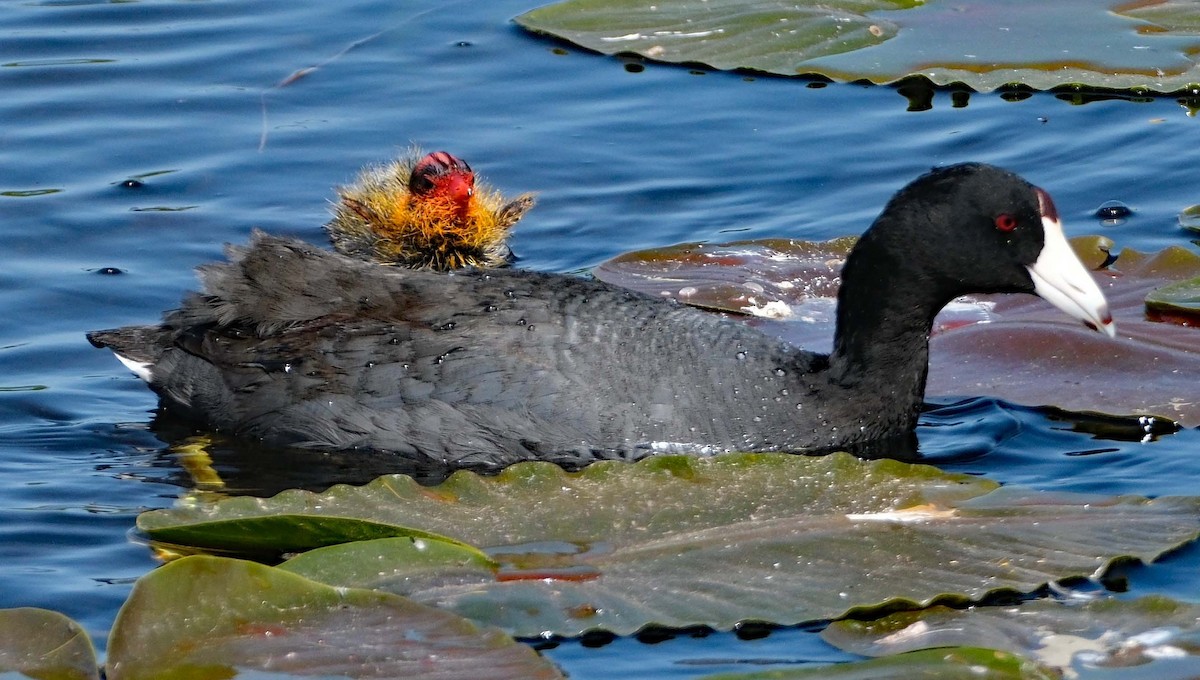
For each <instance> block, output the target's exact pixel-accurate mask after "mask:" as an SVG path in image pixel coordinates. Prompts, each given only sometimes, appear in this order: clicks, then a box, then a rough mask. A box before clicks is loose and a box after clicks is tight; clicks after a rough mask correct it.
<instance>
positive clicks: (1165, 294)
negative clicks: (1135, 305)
mask: <svg viewBox="0 0 1200 680" xmlns="http://www.w3.org/2000/svg"><path fill="white" fill-rule="evenodd" d="M1146 310H1147V311H1148V312H1149V313H1150V314H1151V315H1155V314H1157V315H1159V316H1160V317H1161V316H1163V315H1168V316H1172V317H1176V318H1178V317H1182V318H1183V319H1185V320H1188V321H1185V323H1186V322H1190V323H1191V324H1193V325H1196V324H1200V277H1197V278H1194V279H1188V280H1186V281H1179V282H1176V283H1172V284H1170V285H1167V286H1163V287H1162V288H1157V289H1155V290H1153V291H1151V292H1150V294H1149V295H1147V296H1146Z"/></svg>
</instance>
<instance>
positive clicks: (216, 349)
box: [89, 165, 1111, 467]
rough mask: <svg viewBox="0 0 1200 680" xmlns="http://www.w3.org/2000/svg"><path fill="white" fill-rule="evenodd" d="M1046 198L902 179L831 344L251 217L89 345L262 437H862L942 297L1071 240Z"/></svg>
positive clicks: (1022, 287)
mask: <svg viewBox="0 0 1200 680" xmlns="http://www.w3.org/2000/svg"><path fill="white" fill-rule="evenodd" d="M1044 196H1045V194H1044V192H1041V191H1040V190H1038V189H1036V188H1034V187H1032V186H1030V185H1029V184H1027V183H1026V182H1024V181H1023V180H1021V179H1020V178H1019V177H1017V176H1015V175H1012V174H1011V173H1008V172H1005V171H1002V170H999V169H997V168H991V167H989V166H983V165H964V166H954V167H952V168H948V169H944V170H939V171H935V172H933V173H930V174H929V175H926V176H924V177H922V178H920V179H919V180H917V181H916V182H914V183H913V184H912V185H910V186H909V187H907V188H906V189H904V190H902V191H901V192H900V193H898V194H897V195H896V196H895V197H894V198H893V199H892V201H891V202H890V203H889V204H888V206H887V208H886V209H885V210H884V213H883V214H882V215H881V216H880V218H879V219H878V220H877V221H876V223H875V225H873V227H872V228H871V230H869V231H868V232H867V234H866V235H864V237H863V238H862V239H861V240H860V242H859V244H858V245H857V246H856V248H855V250H854V251H853V252H852V254H851V256H850V257H849V259H848V262H847V264H846V268H845V271H844V283H843V286H842V289H841V291H840V293H839V314H838V333H837V337H836V340H835V349H834V353H833V355H832V356H831V357H827V356H825V355H819V354H813V353H811V352H807V351H804V350H800V349H796V348H792V347H789V346H786V345H784V344H782V343H780V342H779V341H777V340H774V339H772V338H770V337H767V336H765V335H763V334H762V333H760V332H758V331H756V330H754V329H751V328H748V327H746V326H744V325H742V324H739V323H735V322H732V321H729V320H726V319H723V318H721V317H719V316H715V315H713V314H709V313H705V312H702V311H698V310H695V309H692V308H689V307H686V306H681V305H677V304H672V303H669V302H665V301H662V300H659V299H656V298H651V297H648V296H644V295H641V294H638V293H633V292H629V291H625V290H622V289H619V288H615V287H612V286H609V285H607V284H604V283H600V282H596V281H591V280H585V279H580V278H575V277H571V276H564V275H558V274H542V273H536V272H528V271H511V270H484V271H465V272H455V273H451V274H443V273H435V272H425V271H410V270H404V269H399V268H390V267H389V268H385V267H380V266H378V265H374V264H370V263H366V262H361V261H357V260H353V259H350V258H347V257H345V256H342V255H338V254H335V253H331V252H328V251H324V250H321V249H319V248H316V247H314V246H311V245H308V244H306V243H303V242H299V241H295V240H289V239H282V238H275V237H271V236H267V235H264V234H261V233H256V234H255V235H254V236H253V238H252V239H251V242H250V244H249V245H248V246H246V247H240V248H239V247H231V248H230V249H229V262H227V263H219V264H211V265H207V266H205V267H202V268H201V280H202V282H203V287H202V292H201V293H194V294H191V295H189V296H188V297H187V298H186V299H185V300H184V303H183V306H182V307H181V308H180V309H179V310H176V311H173V312H169V313H168V314H167V315H166V316H165V318H164V321H163V324H162V325H160V326H154V327H132V328H125V329H117V330H115V331H100V332H97V333H92V334H90V335H89V339H90V340H91V341H92V342H93V344H96V345H97V346H102V347H110V348H112V349H113V350H114V351H115V352H117V353H118V354H119V355H121V356H123V357H125V359H126V361H127V362H128V361H132V362H137V363H145V364H149V365H150V366H148V371H149V382H150V386H151V387H152V388H153V389H154V390H155V391H156V392H157V393H158V394H159V395H160V396H161V398H162V400H163V402H164V404H165V405H166V406H167V407H168V408H170V409H171V410H173V411H176V412H180V413H183V414H185V415H188V416H191V417H194V418H197V419H199V420H202V421H204V422H207V423H209V424H210V425H212V426H214V427H216V428H218V429H220V430H223V431H227V432H230V433H232V434H236V435H241V436H248V437H256V438H259V439H261V440H263V441H264V442H266V443H268V444H271V445H284V446H299V447H313V448H320V449H352V448H360V449H371V450H378V451H389V452H394V453H396V454H398V455H401V456H404V457H407V458H410V459H413V460H428V461H431V462H439V463H444V464H448V465H452V466H472V467H487V466H498V465H505V464H509V463H512V462H515V461H519V460H525V459H541V460H550V461H554V462H558V463H561V464H581V463H587V462H589V461H592V460H596V459H605V458H621V459H635V458H640V457H643V456H646V455H650V454H653V453H659V452H683V453H694V454H703V453H715V452H720V451H726V450H785V451H815V450H829V449H836V448H846V447H856V446H860V445H863V444H866V443H870V442H878V441H881V440H887V439H889V438H897V437H906V436H910V435H911V432H912V430H913V428H914V426H915V424H916V419H917V415H918V413H919V411H920V408H921V405H922V400H923V393H924V385H925V375H926V371H927V367H928V334H929V329H930V324H931V323H932V320H933V317H934V315H935V314H936V313H937V312H938V310H940V309H941V308H942V307H943V306H944V305H945V304H946V303H947V302H949V301H950V300H951V299H953V298H954V297H956V296H958V295H962V294H965V293H969V292H1034V290H1035V288H1037V287H1038V286H1039V285H1040V284H1037V283H1035V279H1036V278H1037V275H1036V274H1037V272H1036V271H1035V268H1036V267H1043V264H1042V262H1041V261H1040V258H1041V254H1042V253H1043V251H1049V247H1048V246H1047V247H1046V248H1044V247H1043V246H1044V244H1045V243H1047V242H1048V239H1051V238H1053V239H1055V243H1056V244H1057V241H1062V244H1063V247H1065V241H1064V240H1063V239H1062V235H1061V230H1059V231H1058V233H1057V234H1049V233H1044V226H1045V225H1048V224H1049V222H1048V221H1047V220H1052V221H1053V223H1054V224H1055V225H1057V216H1056V215H1053V214H1049V215H1048V214H1047V213H1053V208H1052V205H1049V199H1048V197H1046V198H1043V197H1044ZM1047 205H1049V208H1047ZM999 216H1006V217H1005V219H1008V218H1011V219H1012V225H1009V224H1008V223H1007V222H1005V223H1004V224H1003V225H1001V222H1000V217H999ZM1001 226H1003V227H1004V228H1001ZM1010 226H1011V228H1009V227H1010ZM1055 247H1056V248H1057V247H1058V246H1057V245H1056V246H1055ZM1056 252H1057V251H1056ZM1070 258H1071V261H1070V262H1066V263H1065V265H1064V266H1065V267H1066V268H1067V270H1069V271H1067V274H1068V278H1069V279H1070V280H1071V282H1072V285H1076V286H1078V285H1082V286H1083V287H1084V288H1086V287H1087V285H1090V286H1091V289H1090V290H1083V289H1081V292H1080V293H1078V294H1077V295H1075V298H1078V299H1075V298H1072V299H1073V300H1075V302H1078V303H1079V304H1080V305H1082V307H1083V308H1085V312H1083V313H1079V312H1078V310H1074V309H1073V310H1068V311H1069V312H1070V313H1072V314H1076V315H1077V316H1080V317H1081V318H1086V319H1087V320H1088V321H1090V322H1092V323H1094V324H1095V325H1097V326H1101V327H1105V328H1107V327H1108V325H1110V324H1111V319H1109V320H1108V321H1107V322H1106V321H1105V319H1106V318H1107V311H1106V310H1105V309H1103V297H1102V295H1101V294H1100V292H1099V290H1098V289H1097V288H1096V287H1095V283H1094V282H1092V280H1091V279H1090V277H1089V276H1088V274H1087V273H1086V271H1084V270H1083V268H1082V265H1080V264H1079V262H1078V260H1075V259H1073V258H1074V256H1073V255H1071V256H1070ZM1056 264H1060V265H1062V264H1063V263H1062V262H1058V263H1056ZM1076 270H1077V271H1076ZM1031 272H1032V273H1031ZM1080 276H1082V277H1083V279H1084V280H1085V281H1082V282H1081V280H1080V278H1079V277H1080ZM1039 290H1040V288H1039ZM1080 300H1082V302H1080ZM1097 300H1098V302H1097ZM1056 304H1057V303H1056ZM1060 306H1063V305H1061V304H1060ZM1064 309H1066V307H1064Z"/></svg>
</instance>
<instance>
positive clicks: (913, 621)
mask: <svg viewBox="0 0 1200 680" xmlns="http://www.w3.org/2000/svg"><path fill="white" fill-rule="evenodd" d="M821 637H822V638H824V639H825V641H826V642H829V643H830V644H832V645H834V646H835V647H838V648H840V649H843V650H845V651H848V652H852V653H855V654H862V655H865V656H887V655H893V654H902V653H906V652H911V651H913V650H920V649H933V648H939V647H948V646H957V645H967V646H986V647H989V648H992V649H999V650H1005V651H1008V652H1012V653H1014V654H1020V655H1024V656H1027V657H1029V658H1032V659H1036V660H1038V661H1039V662H1040V663H1043V664H1046V665H1047V666H1050V667H1055V668H1059V669H1066V668H1069V667H1070V666H1071V665H1072V664H1073V663H1077V662H1079V663H1085V664H1087V665H1089V666H1093V667H1105V668H1119V667H1129V666H1140V665H1143V664H1148V663H1151V662H1153V661H1154V660H1155V659H1164V658H1180V657H1184V656H1188V655H1192V656H1195V655H1197V654H1200V606H1197V605H1194V604H1185V603H1181V602H1174V601H1172V600H1168V599H1166V598H1162V597H1146V598H1141V599H1138V600H1133V601H1122V600H1114V599H1102V600H1093V601H1090V602H1086V603H1080V602H1062V601H1057V600H1037V601H1034V602H1025V603H1022V604H1021V605H1020V606H1019V607H972V608H970V609H966V610H958V609H950V608H948V607H932V608H929V609H924V610H920V611H909V612H899V613H896V614H891V615H889V616H886V617H884V618H882V619H877V620H874V621H838V622H836V623H833V624H831V625H830V626H829V627H828V628H826V629H825V630H824V631H823V632H822V633H821Z"/></svg>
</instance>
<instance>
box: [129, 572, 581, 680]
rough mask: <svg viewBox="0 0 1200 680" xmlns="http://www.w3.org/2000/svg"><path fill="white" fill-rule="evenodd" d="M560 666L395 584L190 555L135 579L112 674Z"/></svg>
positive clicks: (531, 672) (496, 674) (459, 674)
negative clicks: (358, 583)
mask: <svg viewBox="0 0 1200 680" xmlns="http://www.w3.org/2000/svg"><path fill="white" fill-rule="evenodd" d="M481 668H486V669H488V671H487V677H489V678H513V679H517V678H520V679H522V680H524V679H526V678H544V679H546V680H549V679H551V678H561V677H562V676H561V675H560V674H559V673H558V671H557V670H556V669H555V668H554V667H553V666H551V665H550V664H549V663H548V662H546V661H544V660H543V659H541V658H540V657H539V656H538V655H537V653H536V652H534V651H533V650H532V649H530V648H529V647H527V646H525V645H522V644H519V643H517V642H515V641H513V640H512V639H511V638H509V637H508V636H506V635H504V634H502V633H501V632H500V631H498V630H495V629H480V628H479V627H477V626H476V625H475V624H472V623H470V622H469V621H465V620H463V619H461V618H459V617H457V616H455V615H453V614H450V613H447V612H443V611H439V610H436V609H432V608H430V607H426V606H424V605H420V604H417V603H415V602H411V601H409V600H406V599H404V598H402V597H398V596H395V595H391V594H388V593H380V592H374V591H367V590H354V589H344V588H331V587H329V586H327V585H322V584H320V583H316V582H314V581H310V580H308V579H305V578H302V577H300V576H296V575H295V574H289V573H287V572H285V571H282V570H280V569H275V568H273V567H265V566H262V565H260V564H255V563H253V562H242V561H239V560H231V559H226V558H219V557H206V556H193V557H187V558H184V559H181V560H178V561H176V562H172V563H171V564H168V565H166V566H164V567H162V568H160V569H157V570H155V571H153V572H151V573H149V574H147V575H146V576H143V577H142V578H141V579H139V580H138V582H137V584H136V585H135V586H134V588H133V593H132V594H131V595H130V596H129V600H128V601H127V602H126V603H125V606H124V607H122V608H121V612H120V613H119V614H118V615H117V621H116V624H115V625H114V626H113V631H112V636H111V638H110V639H109V647H108V669H107V670H108V674H107V677H108V678H109V680H137V679H140V678H147V679H153V680H164V679H169V678H187V679H189V680H199V679H202V678H212V679H217V678H232V677H234V676H236V675H238V674H239V673H240V672H248V671H256V670H257V671H270V672H271V674H272V677H276V675H277V674H278V675H279V677H292V676H295V677H305V676H314V675H317V676H324V677H329V676H334V677H339V678H381V677H388V678H408V677H421V678H434V679H437V678H442V679H450V678H477V677H479V670H480V669H481Z"/></svg>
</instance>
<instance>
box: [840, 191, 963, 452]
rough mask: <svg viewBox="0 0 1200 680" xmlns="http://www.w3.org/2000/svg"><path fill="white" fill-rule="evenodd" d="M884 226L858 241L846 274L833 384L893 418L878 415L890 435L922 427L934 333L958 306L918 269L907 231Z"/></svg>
mask: <svg viewBox="0 0 1200 680" xmlns="http://www.w3.org/2000/svg"><path fill="white" fill-rule="evenodd" d="M887 219H888V218H887V216H886V215H885V216H883V217H881V218H880V220H879V221H878V222H877V223H876V224H875V225H874V226H873V227H872V228H871V229H870V230H869V231H868V232H867V233H866V234H864V235H863V237H862V238H861V239H860V240H859V242H858V243H857V244H856V245H855V247H854V249H853V250H852V251H851V253H850V255H849V256H848V257H847V259H846V265H845V267H844V268H843V269H842V284H841V288H840V290H839V291H838V308H837V330H836V333H835V335H834V345H833V352H832V354H830V357H829V364H830V366H829V378H830V381H831V382H833V383H834V384H836V385H839V386H841V387H843V388H846V389H849V390H851V391H853V392H856V393H860V394H870V395H871V397H872V399H871V400H869V401H874V402H875V403H885V404H887V408H888V409H890V411H891V412H889V413H874V414H871V417H872V418H873V419H877V425H878V426H879V427H882V428H883V429H885V430H889V429H893V428H898V429H906V428H911V427H912V426H914V425H915V424H916V418H917V416H918V414H919V413H920V409H921V405H922V402H923V400H924V396H925V377H926V374H927V373H928V371H929V333H930V331H931V329H932V326H933V319H934V317H935V316H936V315H937V313H938V311H940V310H941V308H942V307H943V306H944V305H945V304H946V303H947V302H949V301H950V299H952V298H953V296H952V295H948V293H947V292H946V291H945V290H943V288H944V286H943V285H941V284H940V283H939V282H937V281H934V280H931V279H930V278H929V275H928V274H927V273H924V272H928V271H929V269H928V268H927V267H925V266H922V263H921V262H919V261H916V260H917V259H919V256H917V255H915V254H914V248H913V246H914V244H913V243H911V242H906V240H907V239H905V238H904V233H906V231H907V230H901V229H894V228H889V227H894V226H895V225H889V224H888V223H887Z"/></svg>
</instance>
